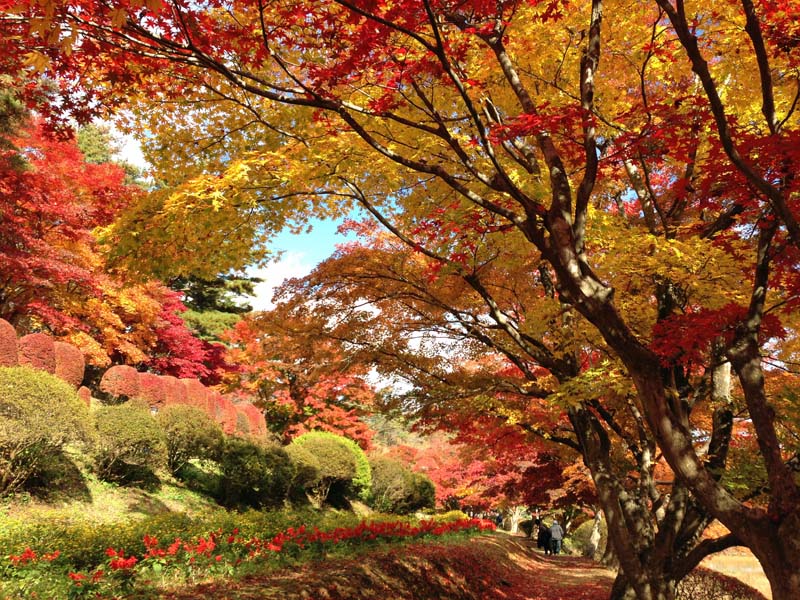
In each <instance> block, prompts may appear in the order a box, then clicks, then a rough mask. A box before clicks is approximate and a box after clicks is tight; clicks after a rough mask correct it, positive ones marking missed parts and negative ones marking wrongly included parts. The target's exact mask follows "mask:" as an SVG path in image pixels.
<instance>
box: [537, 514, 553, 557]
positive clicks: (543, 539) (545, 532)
mask: <svg viewBox="0 0 800 600" xmlns="http://www.w3.org/2000/svg"><path fill="white" fill-rule="evenodd" d="M536 545H537V546H538V547H539V548H544V553H545V554H550V530H549V529H548V528H547V526H546V525H545V524H544V523H542V522H541V521H540V522H539V531H538V532H537V534H536Z"/></svg>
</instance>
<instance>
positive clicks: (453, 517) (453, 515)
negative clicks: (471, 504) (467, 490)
mask: <svg viewBox="0 0 800 600" xmlns="http://www.w3.org/2000/svg"><path fill="white" fill-rule="evenodd" d="M431 519H433V520H434V521H437V522H439V523H454V522H455V521H463V520H464V519H469V515H468V514H466V513H463V512H461V511H460V510H449V511H447V512H446V513H442V514H439V515H433V516H432V517H431Z"/></svg>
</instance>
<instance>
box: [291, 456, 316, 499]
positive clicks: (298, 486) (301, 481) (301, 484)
mask: <svg viewBox="0 0 800 600" xmlns="http://www.w3.org/2000/svg"><path fill="white" fill-rule="evenodd" d="M286 454H288V455H289V460H291V461H292V467H293V476H292V482H291V484H290V488H289V489H290V494H291V495H293V496H296V495H299V494H301V493H303V492H305V491H306V490H309V489H311V488H313V487H314V486H315V485H316V484H317V483H318V482H319V479H320V472H321V469H322V467H321V466H320V464H319V461H318V460H317V457H316V456H314V455H313V454H311V452H309V451H308V450H307V449H306V448H304V447H303V446H301V445H299V444H289V445H288V446H286Z"/></svg>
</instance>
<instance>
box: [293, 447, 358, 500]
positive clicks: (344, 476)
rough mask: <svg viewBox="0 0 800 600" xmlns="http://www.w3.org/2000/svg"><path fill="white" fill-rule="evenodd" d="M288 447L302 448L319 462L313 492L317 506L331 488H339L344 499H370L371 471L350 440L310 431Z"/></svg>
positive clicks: (326, 496)
mask: <svg viewBox="0 0 800 600" xmlns="http://www.w3.org/2000/svg"><path fill="white" fill-rule="evenodd" d="M291 445H297V446H301V447H303V448H304V449H306V450H307V451H308V452H310V453H311V454H313V455H314V457H315V458H316V459H317V460H318V461H319V464H320V479H319V481H318V482H317V483H316V484H315V486H314V489H313V491H314V493H315V495H316V496H317V500H318V501H319V502H320V503H322V502H325V500H326V499H327V498H328V495H329V493H330V491H331V489H332V488H341V489H340V491H341V492H342V495H344V496H345V497H346V498H358V499H360V500H365V501H366V500H367V499H368V498H369V490H370V487H371V485H372V470H371V469H370V466H369V460H368V459H367V455H366V454H364V451H363V450H362V449H361V448H360V447H359V445H358V444H356V443H355V442H354V441H353V440H351V439H348V438H346V437H343V436H341V435H336V434H334V433H329V432H327V431H309V432H308V433H304V434H303V435H301V436H298V437H296V438H295V439H294V440H292V444H291Z"/></svg>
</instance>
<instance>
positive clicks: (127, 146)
mask: <svg viewBox="0 0 800 600" xmlns="http://www.w3.org/2000/svg"><path fill="white" fill-rule="evenodd" d="M118 135H119V134H118ZM117 141H118V142H119V145H120V146H119V152H117V158H118V159H119V160H122V161H124V162H127V163H130V164H132V165H133V166H134V167H138V168H140V169H147V168H148V167H149V166H150V165H149V164H148V163H147V161H146V160H145V159H144V154H142V147H141V145H140V144H139V142H138V141H136V140H135V139H134V138H132V137H131V136H129V135H119V137H118V138H117Z"/></svg>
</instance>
